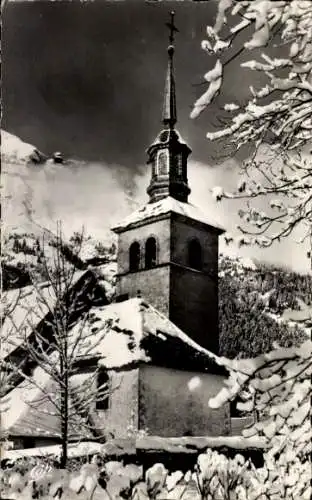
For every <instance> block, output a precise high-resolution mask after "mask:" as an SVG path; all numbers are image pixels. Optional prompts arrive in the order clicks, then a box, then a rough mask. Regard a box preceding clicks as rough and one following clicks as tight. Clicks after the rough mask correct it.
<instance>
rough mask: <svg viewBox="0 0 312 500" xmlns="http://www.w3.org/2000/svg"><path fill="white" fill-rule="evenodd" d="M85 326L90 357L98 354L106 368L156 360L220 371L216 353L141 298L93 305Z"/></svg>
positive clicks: (74, 332)
mask: <svg viewBox="0 0 312 500" xmlns="http://www.w3.org/2000/svg"><path fill="white" fill-rule="evenodd" d="M83 328H84V329H85V334H86V335H85V336H86V337H87V338H88V337H89V336H88V335H87V330H89V332H90V336H91V338H92V345H93V347H92V349H90V348H89V347H88V357H94V358H98V359H99V363H100V365H102V366H103V367H105V368H107V369H120V368H126V367H128V366H133V365H137V364H140V363H155V364H162V365H164V366H167V367H168V368H169V367H175V368H179V369H185V370H193V369H194V370H196V371H212V372H220V367H219V365H218V363H217V362H216V359H217V358H216V356H215V355H214V354H213V353H211V352H209V351H207V350H206V349H204V348H203V347H201V346H199V345H198V344H197V343H196V342H194V341H193V340H192V339H191V338H190V337H188V336H187V335H186V334H185V333H184V332H183V331H182V330H180V329H179V328H178V327H177V326H176V325H174V324H173V323H172V322H171V321H170V320H169V319H168V318H167V317H166V316H165V315H163V314H162V313H160V312H159V311H157V309H155V308H154V307H153V306H152V305H150V304H149V303H147V302H146V301H145V300H144V299H142V298H132V299H128V300H125V301H123V302H115V303H112V304H109V305H106V306H100V307H93V308H92V309H91V310H90V312H89V314H88V318H87V321H85V320H83ZM80 329H81V324H80V323H79V322H78V323H77V324H76V325H75V326H74V328H73V330H72V332H71V337H72V341H73V342H75V339H76V337H77V335H79V331H80ZM89 338H90V337H89ZM82 353H83V349H82ZM82 355H83V354H82Z"/></svg>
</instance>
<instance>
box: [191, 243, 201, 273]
mask: <svg viewBox="0 0 312 500" xmlns="http://www.w3.org/2000/svg"><path fill="white" fill-rule="evenodd" d="M188 263H189V266H190V267H192V268H193V269H198V270H200V269H202V267H203V262H202V249H201V246H200V243H199V241H198V240H191V241H190V242H189V247H188Z"/></svg>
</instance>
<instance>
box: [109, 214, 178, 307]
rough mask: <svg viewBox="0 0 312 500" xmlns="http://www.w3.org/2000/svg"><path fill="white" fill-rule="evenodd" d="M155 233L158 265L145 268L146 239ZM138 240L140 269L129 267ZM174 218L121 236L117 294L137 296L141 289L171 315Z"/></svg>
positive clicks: (148, 298)
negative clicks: (131, 270)
mask: <svg viewBox="0 0 312 500" xmlns="http://www.w3.org/2000/svg"><path fill="white" fill-rule="evenodd" d="M151 236H153V237H154V238H155V239H156V241H157V266H156V267H155V268H153V269H145V268H144V263H145V242H146V240H147V239H148V238H149V237H151ZM134 241H137V242H138V243H140V247H141V262H140V270H139V271H137V272H130V270H129V248H130V245H131V244H132V243H133V242H134ZM169 262H170V219H169V218H167V219H164V220H159V221H157V222H154V223H150V224H145V225H144V226H140V227H136V228H134V229H129V230H128V231H125V232H123V233H121V234H120V235H119V242H118V257H117V263H118V282H117V295H123V294H129V296H130V297H135V296H136V295H137V292H138V290H140V292H141V295H142V297H143V298H145V299H146V300H147V301H148V302H150V304H152V305H153V306H154V307H156V309H158V310H159V311H160V312H162V313H164V314H166V316H169V297H170V268H169Z"/></svg>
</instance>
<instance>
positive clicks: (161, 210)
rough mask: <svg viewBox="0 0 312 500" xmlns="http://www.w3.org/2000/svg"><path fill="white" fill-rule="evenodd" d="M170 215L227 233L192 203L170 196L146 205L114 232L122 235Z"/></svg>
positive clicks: (127, 218)
mask: <svg viewBox="0 0 312 500" xmlns="http://www.w3.org/2000/svg"><path fill="white" fill-rule="evenodd" d="M170 214H177V215H178V216H181V217H188V218H190V219H193V220H194V221H196V222H200V223H201V224H205V225H207V226H210V227H212V228H214V229H216V230H217V231H218V232H219V233H222V232H224V231H225V229H224V228H223V227H222V226H220V225H219V224H218V223H217V222H216V221H214V220H212V219H211V217H210V216H208V215H206V214H205V213H204V212H202V211H201V210H200V209H199V208H198V207H196V206H195V205H192V204H191V203H183V202H182V201H178V200H176V199H175V198H172V197H170V196H168V197H166V198H163V199H161V200H159V201H156V202H154V203H146V204H145V205H144V206H142V207H141V208H139V209H138V210H136V211H135V212H133V213H132V214H130V215H129V216H128V217H126V218H125V219H124V220H122V221H121V222H120V223H118V224H117V225H115V226H114V227H113V228H112V230H113V231H114V232H115V233H121V232H123V231H125V230H126V229H129V228H131V227H132V226H139V225H141V224H143V223H144V224H145V223H146V222H147V221H150V222H153V221H154V220H158V219H159V218H161V217H164V216H168V215H170Z"/></svg>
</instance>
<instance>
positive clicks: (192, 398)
mask: <svg viewBox="0 0 312 500" xmlns="http://www.w3.org/2000/svg"><path fill="white" fill-rule="evenodd" d="M168 26H169V28H170V36H169V46H168V67H167V72H166V79H165V91H164V102H163V113H162V128H161V130H160V132H159V134H158V135H157V137H156V139H155V141H154V142H153V144H152V145H151V146H150V147H149V148H148V150H147V155H148V164H149V165H150V169H151V179H150V184H149V186H148V187H147V195H148V200H147V202H146V204H145V205H144V206H143V207H141V208H140V209H138V210H136V211H135V212H134V213H132V214H130V215H129V216H128V217H126V218H125V220H122V221H121V222H120V223H118V224H116V225H115V226H114V227H113V229H112V230H113V231H114V233H115V234H116V235H117V238H118V251H117V290H116V295H115V298H114V300H113V301H112V302H109V301H108V300H106V299H105V293H104V292H103V300H102V302H101V303H96V304H93V305H91V306H90V310H89V312H88V318H89V320H90V321H89V323H86V324H85V326H84V327H85V328H90V329H92V332H93V335H94V345H95V347H94V352H92V355H90V352H89V353H88V358H87V359H86V360H85V362H84V363H83V369H81V373H80V374H79V375H77V376H74V377H73V380H72V383H73V384H80V383H82V381H83V377H84V376H85V375H87V374H88V373H91V372H92V370H94V369H95V367H99V366H100V367H101V372H100V374H101V382H100V385H101V384H102V383H103V380H105V381H106V382H107V384H108V386H109V387H110V388H111V391H110V392H109V394H108V396H107V398H105V400H104V401H103V400H102V401H93V402H92V403H91V404H90V409H89V410H90V411H89V413H90V414H91V415H92V422H93V427H94V430H95V434H96V436H102V437H103V439H108V438H127V437H128V436H129V435H130V434H131V435H132V436H136V435H138V434H139V433H146V434H147V435H150V436H163V437H178V436H228V435H230V434H233V430H232V428H231V421H232V419H231V417H230V408H229V405H225V406H224V407H223V408H221V409H218V410H215V409H210V408H209V406H208V400H209V398H210V397H212V396H215V395H216V394H217V393H218V392H219V390H220V389H221V388H222V386H223V382H224V378H225V377H226V376H227V374H226V373H225V371H224V369H223V368H222V367H220V366H219V364H218V362H217V355H218V350H219V335H218V238H219V236H220V235H221V234H222V233H223V232H224V229H223V228H222V227H220V226H219V225H218V224H216V223H215V222H214V221H212V220H210V218H209V216H207V215H206V214H204V213H202V212H201V210H200V209H198V208H197V207H196V206H194V205H192V204H191V203H190V202H189V196H190V193H191V189H190V187H189V184H188V157H189V155H190V153H191V149H190V148H189V146H188V145H187V144H186V143H185V142H184V141H183V139H182V137H181V136H180V134H179V132H178V130H177V129H176V124H177V106H176V88H175V78H174V64H173V62H174V50H175V49H174V37H173V35H174V31H175V30H176V29H175V27H174V24H173V14H172V17H171V22H170V23H168ZM88 276H89V277H90V283H91V284H92V286H97V287H98V288H99V286H98V285H99V284H98V282H97V280H98V277H97V272H96V270H92V269H88V270H87V271H86V272H85V274H84V275H83V276H82V277H80V278H79V279H78V280H77V283H76V285H75V286H76V287H78V288H79V286H80V285H79V284H80V282H82V280H86V279H87V277H88ZM94 284H95V285H94ZM90 286H91V285H90ZM50 307H53V305H51V306H50ZM112 317H113V318H115V320H116V321H114V322H113V323H112V324H111V326H110V329H109V331H107V333H106V335H105V336H102V337H103V338H102V337H101V339H100V337H99V339H100V340H98V341H97V335H101V331H102V330H103V328H104V325H105V324H106V325H107V321H108V320H110V319H111V318H112ZM42 321H43V322H44V318H43V319H42ZM78 323H79V321H78ZM74 328H75V327H74ZM38 376H39V377H41V376H42V375H40V373H38ZM44 383H45V384H46V385H45V388H46V390H48V391H52V390H53V389H52V385H53V384H52V382H51V380H49V377H46V381H45V382H44ZM51 384H52V385H51ZM30 393H31V394H30V395H29V398H30V400H31V399H33V398H35V397H36V390H34V389H33V390H32V391H30ZM8 398H9V404H10V401H11V405H15V411H9V412H8V414H7V415H4V420H3V425H4V428H5V430H6V432H7V434H8V436H9V439H10V440H11V441H13V442H14V446H15V447H16V448H23V447H35V446H43V445H45V444H54V443H57V442H59V438H60V422H59V420H58V418H57V417H56V416H55V415H53V412H52V411H50V410H51V408H50V409H49V407H46V408H45V409H44V412H41V414H43V413H44V414H45V417H44V418H42V417H40V418H38V413H36V409H35V408H34V406H33V405H29V404H27V403H25V401H24V399H25V381H24V382H23V381H21V382H19V383H18V384H17V385H16V386H15V388H13V390H11V392H10V393H9V394H8ZM28 403H29V401H28ZM45 404H47V405H49V404H51V403H45ZM73 404H74V403H73ZM17 407H18V411H16V408H17ZM49 415H50V416H49ZM52 415H53V416H52ZM86 438H92V436H86ZM71 439H73V440H75V439H77V430H76V433H75V432H73V433H72V435H71Z"/></svg>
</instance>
